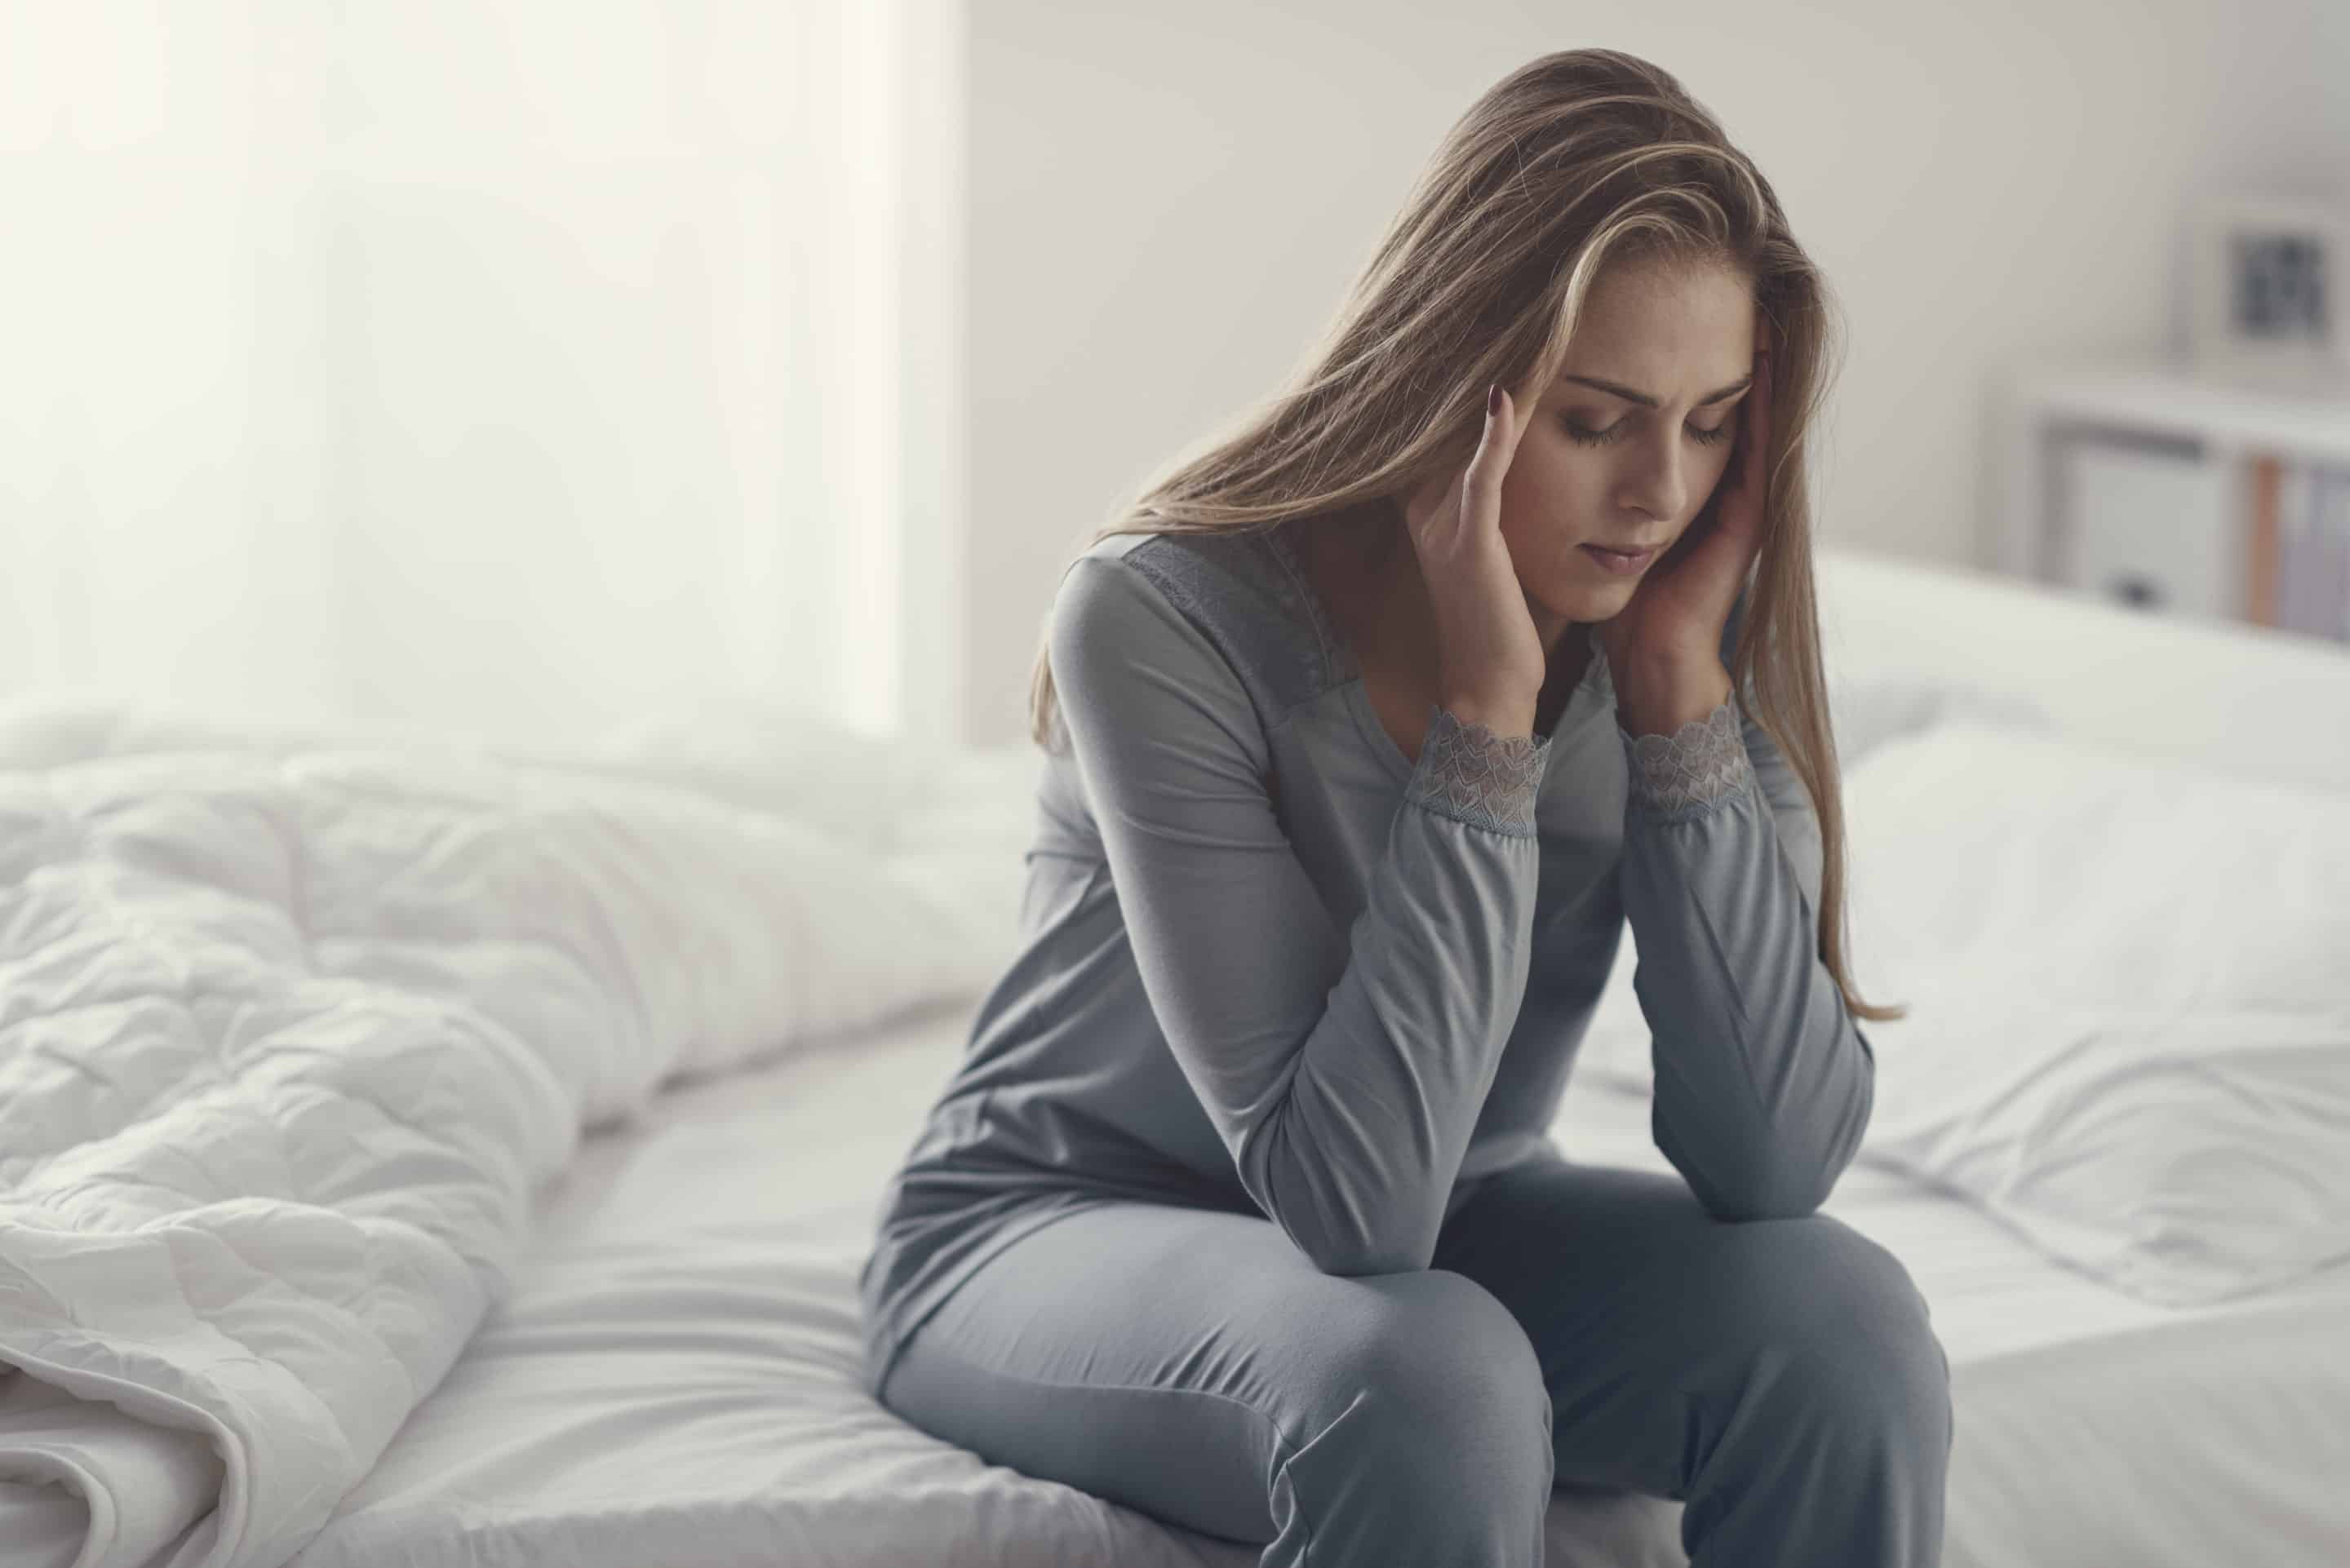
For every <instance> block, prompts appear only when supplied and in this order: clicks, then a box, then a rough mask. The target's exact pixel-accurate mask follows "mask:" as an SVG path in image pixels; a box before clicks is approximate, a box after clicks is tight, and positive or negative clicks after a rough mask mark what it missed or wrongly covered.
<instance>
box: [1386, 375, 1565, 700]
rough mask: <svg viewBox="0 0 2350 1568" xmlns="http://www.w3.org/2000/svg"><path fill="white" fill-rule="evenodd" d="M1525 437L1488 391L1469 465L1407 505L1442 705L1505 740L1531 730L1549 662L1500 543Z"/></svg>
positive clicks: (1500, 395) (1503, 394)
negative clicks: (1506, 492)
mask: <svg viewBox="0 0 2350 1568" xmlns="http://www.w3.org/2000/svg"><path fill="white" fill-rule="evenodd" d="M1524 431H1525V421H1523V420H1521V419H1520V418H1518V416H1517V408H1516V405H1515V402H1514V400H1513V399H1512V398H1511V397H1510V395H1509V393H1508V392H1507V391H1506V390H1504V389H1502V388H1500V387H1498V386H1497V387H1495V388H1493V389H1492V391H1491V392H1490V393H1489V394H1488V395H1487V400H1486V405H1485V429H1484V434H1483V436H1482V438H1481V439H1480V440H1479V441H1478V443H1477V450H1476V452H1475V453H1474V454H1472V455H1471V457H1470V459H1469V462H1468V463H1467V465H1466V466H1465V467H1463V468H1462V469H1461V471H1460V472H1459V473H1458V474H1457V475H1449V476H1446V477H1444V478H1441V479H1440V480H1433V481H1430V483H1428V484H1426V485H1423V486H1422V487H1421V488H1420V489H1419V491H1418V492H1416V493H1414V494H1413V495H1412V496H1411V498H1410V499H1409V501H1407V502H1406V503H1405V504H1404V524H1405V527H1406V531H1407V532H1409V534H1410V535H1411V543H1412V548H1413V549H1414V551H1415V552H1417V553H1418V555H1419V569H1420V575H1421V576H1422V578H1423V579H1424V580H1425V581H1426V583H1427V585H1428V597H1429V599H1430V603H1431V605H1432V606H1433V607H1434V610H1435V617H1436V636H1437V647H1438V661H1439V666H1440V668H1439V670H1438V681H1439V685H1438V691H1439V693H1440V698H1439V700H1440V701H1441V702H1442V703H1443V705H1444V706H1445V707H1447V708H1450V709H1451V710H1452V711H1453V713H1454V715H1455V716H1456V717H1458V718H1461V719H1462V720H1465V721H1470V722H1478V723H1482V724H1486V725H1488V726H1490V727H1491V728H1492V729H1493V730H1494V732H1496V733H1501V734H1511V735H1530V734H1532V733H1533V732H1534V704H1535V701H1537V700H1538V699H1539V698H1540V697H1541V695H1542V689H1543V682H1544V679H1545V678H1546V677H1547V675H1548V673H1549V665H1550V656H1549V653H1548V651H1547V650H1546V649H1544V647H1543V641H1542V636H1541V634H1540V633H1539V632H1537V631H1536V630H1535V629H1534V616H1533V614H1532V613H1531V612H1530V611H1529V610H1528V609H1527V608H1526V595H1525V589H1524V588H1523V587H1520V586H1519V583H1518V574H1517V571H1516V568H1515V567H1514V566H1513V564H1512V562H1511V558H1510V547H1509V545H1508V543H1507V542H1506V541H1504V540H1503V537H1502V478H1503V475H1504V474H1506V473H1508V472H1509V471H1510V460H1511V458H1512V457H1513V456H1514V455H1515V454H1516V452H1517V450H1518V438H1519V437H1520V436H1521V435H1523V433H1524Z"/></svg>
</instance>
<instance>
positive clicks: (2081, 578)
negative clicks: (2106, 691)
mask: <svg viewBox="0 0 2350 1568" xmlns="http://www.w3.org/2000/svg"><path fill="white" fill-rule="evenodd" d="M2060 479H2061V483H2062V484H2063V487H2064V503H2063V514H2064V528H2063V533H2062V537H2061V542H2060V549H2059V554H2058V558H2057V561H2056V570H2057V574H2058V576H2060V577H2061V578H2062V579H2063V580H2064V581H2067V582H2070V583H2072V584H2074V586H2076V587H2085V588H2088V589H2090V590H2091V591H2093V592H2095V593H2096V594H2097V595H2099V596H2100V597H2106V598H2110V599H2114V600H2117V601H2119V602H2121V603H2123V604H2126V605H2131V606H2134V607H2137V608H2140V609H2146V610H2150V611H2156V612H2161V613H2168V614H2186V615H2197V616H2206V617H2211V618H2220V619H2231V620H2240V621H2247V622H2250V623H2251V624H2252V625H2254V626H2264V627H2272V628H2278V629H2280V630H2287V631H2295V632H2301V633H2304V634H2306V635H2309V636H2313V637H2323V638H2327V639H2334V640H2336V641H2342V642H2350V466H2345V465H2343V464H2340V463H2324V462H2304V461H2300V460H2297V459H2289V458H2286V457H2284V456H2282V455H2281V454H2276V453H2269V452H2250V453H2247V454H2245V455H2244V456H2243V458H2242V459H2241V462H2234V463H2228V462H2216V461H2212V460H2210V458H2208V457H2205V456H2202V455H2198V454H2194V453H2191V452H2179V451H2178V450H2176V449H2175V448H2165V447H2161V446H2156V445H2149V444H2147V443H2143V442H2131V441H2112V440H2098V439H2077V440H2074V441H2071V442H2069V443H2067V449H2066V452H2065V453H2064V460H2063V463H2062V467H2061V469H2060Z"/></svg>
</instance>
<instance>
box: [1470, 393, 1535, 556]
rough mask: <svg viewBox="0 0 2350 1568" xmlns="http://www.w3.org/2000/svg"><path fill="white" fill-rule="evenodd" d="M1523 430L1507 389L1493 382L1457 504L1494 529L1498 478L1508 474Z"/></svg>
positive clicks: (1499, 490) (1499, 491)
mask: <svg viewBox="0 0 2350 1568" xmlns="http://www.w3.org/2000/svg"><path fill="white" fill-rule="evenodd" d="M1522 429H1523V421H1520V420H1519V418H1518V410H1517V403H1516V400H1514V399H1513V398H1512V397H1511V396H1510V389H1508V388H1507V387H1503V386H1502V385H1500V384H1498V383H1496V384H1495V385H1494V386H1493V387H1492V389H1490V390H1489V391H1488V392H1487V393H1486V399H1485V431H1484V434H1483V436H1482V438H1481V439H1480V440H1479V441H1478V442H1477V452H1476V455H1474V456H1473V457H1471V459H1470V460H1469V467H1468V470H1467V472H1464V473H1463V474H1462V475H1461V504H1462V505H1464V506H1467V507H1470V508H1472V509H1473V510H1474V512H1475V514H1476V518H1475V521H1476V522H1477V523H1478V524H1480V525H1483V524H1486V523H1488V522H1489V521H1490V522H1491V523H1492V524H1493V525H1495V526H1499V525H1500V522H1501V494H1502V478H1503V475H1504V474H1506V473H1508V472H1510V460H1511V458H1512V457H1513V456H1515V455H1516V453H1517V450H1518V434H1519V431H1521V430H1522Z"/></svg>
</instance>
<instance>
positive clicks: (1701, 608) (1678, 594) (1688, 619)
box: [1592, 352, 1771, 688]
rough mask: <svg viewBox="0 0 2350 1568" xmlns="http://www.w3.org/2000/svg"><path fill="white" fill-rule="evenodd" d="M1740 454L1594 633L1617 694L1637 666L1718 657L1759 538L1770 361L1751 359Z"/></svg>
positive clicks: (1733, 457)
mask: <svg viewBox="0 0 2350 1568" xmlns="http://www.w3.org/2000/svg"><path fill="white" fill-rule="evenodd" d="M1739 413H1740V416H1741V420H1742V424H1741V427H1740V430H1739V437H1738V446H1737V447H1736V448H1735V449H1734V450H1733V451H1732V452H1731V458H1730V465H1729V466H1728V467H1727V468H1726V469H1724V470H1723V471H1722V475H1721V483H1718V484H1716V485H1715V486H1714V491H1713V493H1712V495H1711V496H1710V497H1708V498H1707V501H1706V504H1705V505H1704V506H1703V507H1701V508H1700V509H1699V512H1698V514H1697V516H1696V518H1695V519H1694V520H1693V521H1692V522H1691V523H1690V525H1689V527H1688V528H1687V529H1686V530H1685V531H1684V532H1683V533H1682V535H1681V537H1680V538H1679V539H1678V540H1676V541H1675V542H1674V545H1673V547H1672V548H1671V549H1669V550H1667V551H1666V552H1665V553H1664V555H1663V556H1660V557H1659V558H1658V560H1657V563H1656V564H1655V565H1654V566H1650V567H1649V568H1648V572H1647V574H1646V575H1645V576H1642V577H1641V579H1640V586H1639V587H1638V588H1637V589H1636V590H1634V592H1633V595H1632V597H1631V601H1630V602H1629V603H1627V605H1625V607H1623V609H1622V610H1621V611H1619V612H1618V613H1617V615H1616V616H1615V617H1614V618H1612V619H1609V620H1605V621H1601V622H1599V623H1598V624H1597V625H1596V626H1595V627H1594V628H1592V640H1593V641H1594V642H1596V644H1597V645H1598V646H1599V647H1600V649H1602V650H1604V651H1605V652H1606V654H1607V663H1608V669H1609V670H1610V672H1611V673H1612V674H1614V675H1615V677H1616V678H1617V684H1618V686H1619V688H1620V687H1621V686H1622V685H1623V684H1624V681H1625V680H1626V678H1627V675H1628V674H1629V673H1630V672H1631V671H1632V670H1634V668H1635V666H1636V664H1646V665H1662V666H1669V665H1671V664H1673V663H1674V662H1675V661H1677V660H1678V661H1690V660H1694V661H1698V662H1700V663H1702V662H1703V661H1704V660H1707V659H1711V660H1714V661H1717V662H1719V661H1720V659H1721V634H1722V632H1723V630H1724V629H1725V628H1728V626H1729V625H1730V612H1731V609H1732V608H1734V607H1736V606H1737V603H1738V594H1739V590H1740V589H1742V587H1745V585H1746V573H1747V569H1748V568H1749V567H1751V566H1752V565H1753V564H1754V556H1755V553H1756V551H1757V550H1758V549H1759V548H1760V545H1761V542H1762V537H1763V493H1764V486H1765V483H1766V479H1765V475H1764V472H1763V463H1764V461H1765V459H1766V458H1767V456H1768V454H1769V452H1770V448H1771V357H1770V356H1769V355H1768V354H1767V353H1763V352H1757V353H1756V354H1755V356H1754V384H1753V385H1752V387H1751V388H1749V389H1748V390H1747V394H1746V401H1745V404H1744V406H1743V407H1742V408H1741V409H1740V410H1739Z"/></svg>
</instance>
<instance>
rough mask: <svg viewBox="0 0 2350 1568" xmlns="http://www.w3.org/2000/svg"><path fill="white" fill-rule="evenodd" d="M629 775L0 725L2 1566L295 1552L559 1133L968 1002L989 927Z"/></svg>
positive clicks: (223, 1564) (373, 1454)
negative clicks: (700, 1081)
mask: <svg viewBox="0 0 2350 1568" xmlns="http://www.w3.org/2000/svg"><path fill="white" fill-rule="evenodd" d="M142 737H143V738H142ZM313 742H315V743H313ZM337 742H339V743H337ZM643 764H644V759H642V758H629V757H621V756H618V755H615V756H612V757H609V758H607V759H605V760H604V761H602V762H600V763H571V764H569V765H562V766H558V765H555V764H554V763H553V762H551V761H550V762H549V763H548V764H547V765H532V764H530V763H523V762H518V761H514V760H511V759H503V758H496V757H492V756H488V755H485V754H482V753H466V752H458V751H453V750H452V751H435V750H432V749H430V748H427V747H424V746H421V745H411V744H402V745H400V746H394V747H387V746H381V745H378V746H373V747H370V746H368V745H366V744H362V743H357V742H356V741H355V740H354V738H352V737H348V736H345V737H327V736H311V737H305V736H302V735H300V734H298V733H291V732H281V733H277V734H274V735H271V736H268V737H263V736H261V735H260V734H259V733H258V732H256V733H255V734H254V735H252V736H250V737H244V736H239V735H235V734H229V733H222V732H218V731H216V730H215V731H207V730H206V729H205V727H203V726H202V725H186V724H182V725H172V724H167V723H157V722H150V721H142V720H140V719H139V718H138V716H137V714H136V713H135V712H134V711H130V710H119V711H99V710H95V709H88V708H84V709H80V710H77V711H75V712H74V713H73V714H69V715H66V716H65V717H64V718H62V719H61V718H59V717H58V716H57V715H51V716H50V717H49V719H48V720H47V722H34V721H33V720H32V719H29V718H28V717H27V716H26V714H24V713H22V712H18V713H16V714H14V715H0V1541H6V1542H11V1543H12V1551H17V1550H21V1551H23V1552H32V1551H33V1550H35V1546H36V1543H38V1542H49V1543H52V1544H59V1543H61V1544H62V1546H63V1547H64V1548H69V1550H67V1551H66V1552H65V1555H64V1556H63V1557H61V1558H60V1559H59V1561H62V1562H77V1563H78V1564H79V1565H80V1568H130V1565H134V1564H142V1565H143V1564H157V1565H160V1568H197V1565H203V1568H228V1565H231V1564H235V1565H239V1568H245V1565H250V1568H270V1565H273V1564H276V1563H283V1562H284V1561H286V1559H287V1558H288V1557H290V1556H292V1555H293V1554H294V1553H295V1552H296V1551H297V1550H298V1549H299V1548H300V1546H301V1545H302V1543H303V1542H305V1541H306V1540H307V1538H308V1537H309V1536H310V1535H311V1534H312V1533H313V1532H315V1531H316V1530H317V1527H318V1526H319V1525H320V1524H321V1523H322V1522H323V1521H325V1520H326V1519H327V1518H328V1515H329V1513H330V1511H332V1509H333V1508H334V1506H335V1504H336V1502H337V1501H338V1499H340V1498H341V1496H342V1495H343V1494H344V1492H345V1491H346V1490H348V1489H349V1488H350V1487H351V1486H352V1485H354V1484H355V1483H356V1482H357V1481H358V1480H359V1479H360V1478H361V1477H362V1476H364V1475H365V1474H366V1473H367V1471H368V1470H369V1468H370V1467H371V1466H372V1465H373V1464H374V1462H375V1460H376V1458H377V1456H378V1455H379V1454H380V1452H381V1451H382V1449H383V1448H384V1446H385V1444H386V1442H387V1441H388V1440H389V1439H390V1437H391V1436H392V1434H393V1433H394V1432H395V1431H396V1430H397V1429H398V1428H399V1427H400V1424H401V1422H402V1421H403V1420H404V1419H405V1418H406V1417H407V1416H408V1414H409V1412H410V1411H411V1409H413V1408H414V1407H415V1406H416V1405H417V1404H418V1402H419V1401H421V1399H423V1398H424V1397H426V1396H427V1395H428V1394H430V1393H431V1392H432V1388H433V1387H434V1386H435V1385H436V1384H437V1383H438V1382H439V1381H440V1379H441V1378H442V1375H443V1374H444V1373H445V1372H446V1371H447V1370H448V1368H449V1366H450V1365H451V1363H452V1361H453V1360H454V1359H455V1357H456V1356H457V1355H458V1353H459V1351H460V1350H461V1349H462V1348H463V1345H465V1343H466V1341H467V1339H468V1338H469V1337H470V1336H471V1334H473V1331H474V1329H475V1327H476V1326H477V1325H478V1324H480V1322H481V1321H482V1319H483V1316H484V1314H485V1313H486V1312H487V1311H488V1310H489V1308H490V1307H491V1306H492V1305H493V1304H494V1303H496V1302H497V1301H498V1300H499V1299H500V1298H501V1296H502V1294H503V1293H504V1289H505V1286H506V1282H507V1279H508V1277H509V1272H510V1270H511V1268H512V1265H513V1263H514V1261H515V1256H516V1251H517V1246H518V1243H519V1242H520V1241H522V1240H523V1237H524V1231H525V1225H526V1222H527V1216H528V1214H529V1212H530V1209H531V1200H532V1198H533V1195H534V1193H535V1192H536V1189H538V1188H539V1186H540V1185H541V1184H542V1183H543V1182H545V1181H546V1179H548V1178H550V1177H552V1176H554V1175H555V1174H556V1173H557V1172H559V1171H560V1170H561V1169H562V1168H563V1167H564V1166H565V1165H566V1164H567V1162H568V1161H569V1159H570V1158H571V1157H572V1155H573V1152H574V1150H575V1149H576V1148H577V1145H578V1141H579V1137H580V1135H581V1133H582V1131H583V1130H584V1129H587V1128H589V1127H595V1126H597V1125H598V1124H601V1123H605V1122H608V1121H611V1120H613V1119H615V1118H620V1117H625V1116H628V1115H629V1112H630V1111H631V1110H632V1109H633V1108H635V1107H637V1106H641V1105H642V1104H643V1103H644V1102H645V1100H646V1098H647V1097H648V1096H650V1095H651V1094H653V1093H654V1092H655V1091H656V1090H657V1089H658V1088H659V1087H660V1086H661V1085H663V1084H665V1083H668V1082H671V1081H672V1080H676V1079H679V1078H681V1077H685V1076H698V1075H710V1074H716V1073H723V1072H726V1071H730V1070H733V1069H734V1068H736V1067H740V1066H743V1065H747V1064H751V1063H753V1062H754V1061H757V1060H762V1059H764V1058H767V1057H770V1056H772V1055H774V1054H776V1053H778V1052H780V1051H783V1050H785V1049H787V1048H790V1047H792V1046H794V1045H795V1044H800V1043H804V1042H807V1041H812V1040H816V1039H818V1038H820V1037H824V1036H828V1035H837V1034H840V1033H844V1032H847V1031H853V1030H855V1029H858V1028H861V1027H865V1026H868V1025H875V1024H880V1023H886V1022H889V1021H890V1020H892V1019H895V1018H897V1017H899V1016H901V1015H903V1014H905V1013H907V1012H912V1011H920V1010H922V1009H925V1008H927V1007H929V1006H932V1005H938V1004H942V1003H944V1002H949V1001H951V1000H963V999H968V998H969V997H970V996H972V995H973V994H975V993H976V992H978V991H979V990H980V989H982V988H983V987H984V986H985V984H986V983H988V981H990V980H992V979H993V973H994V971H995V970H996V968H997V967H998V966H999V965H1000V962H1001V960H1002V953H1003V943H1004V941H1005V940H1006V936H1007V934H1008V932H1009V930H1010V926H1011V921H1010V918H1009V917H1010V913H1011V911H1010V910H1009V909H1003V910H996V909H993V899H989V900H977V901H975V900H974V899H972V897H971V896H970V893H969V889H967V888H961V889H959V888H942V887H941V886H938V885H936V884H935V882H934V880H933V879H932V878H931V877H926V876H925V875H924V874H923V867H922V865H921V863H920V861H919V860H917V859H909V858H906V857H878V856H877V855H876V854H875V852H874V849H873V846H871V845H869V844H864V843H857V842H844V841H842V840H840V839H839V838H838V836H837V835H834V834H830V833H827V832H826V831H824V830H823V829H822V828H821V827H819V826H815V825H811V824H808V823H805V822H801V821H797V820H795V819H793V818H789V817H785V816H783V815H776V814H775V813H772V812H766V811H761V810H757V809H753V808H750V807H746V806H743V805H739V804H735V803H732V802H729V801H726V800H723V799H721V798H718V797H717V796H715V795H713V794H709V793H707V792H703V791H696V790H692V789H689V788H684V787H678V786H673V785H671V784H665V783H660V782H651V781H649V780H648V779H647V778H645V777H644V776H642V775H643V774H644V773H645V772H646V769H645V767H644V765H643ZM8 1369H14V1370H13V1371H11V1370H8ZM8 1560H9V1561H10V1562H11V1563H16V1562H18V1561H20V1560H22V1561H28V1562H29V1561H34V1560H35V1559H33V1558H31V1557H22V1558H20V1557H19V1556H17V1555H10V1556H9V1558H8Z"/></svg>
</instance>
